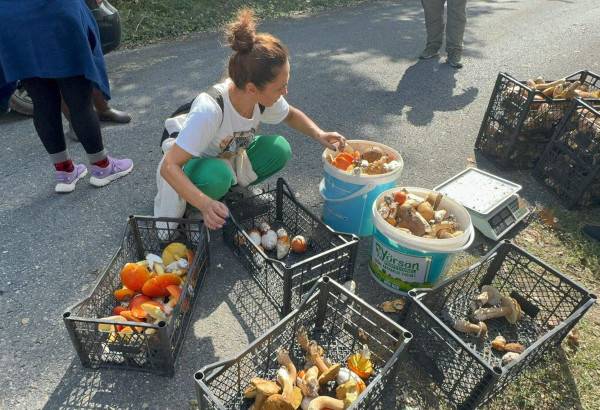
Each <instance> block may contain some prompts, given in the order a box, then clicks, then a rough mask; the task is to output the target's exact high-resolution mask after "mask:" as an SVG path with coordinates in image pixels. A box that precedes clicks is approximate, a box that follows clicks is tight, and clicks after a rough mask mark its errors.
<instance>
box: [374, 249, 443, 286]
mask: <svg viewBox="0 0 600 410" xmlns="http://www.w3.org/2000/svg"><path fill="white" fill-rule="evenodd" d="M371 258H372V260H371V268H372V269H374V270H375V273H376V274H377V276H378V277H380V278H381V280H383V281H388V280H389V281H391V282H392V283H393V282H394V279H400V280H401V281H403V282H412V283H424V282H426V280H427V274H428V273H429V265H430V264H431V257H429V256H413V255H407V254H405V253H402V252H398V251H394V250H392V249H390V248H388V247H386V246H383V245H382V244H381V243H379V241H378V240H376V239H375V240H374V241H373V252H372V253H371Z"/></svg>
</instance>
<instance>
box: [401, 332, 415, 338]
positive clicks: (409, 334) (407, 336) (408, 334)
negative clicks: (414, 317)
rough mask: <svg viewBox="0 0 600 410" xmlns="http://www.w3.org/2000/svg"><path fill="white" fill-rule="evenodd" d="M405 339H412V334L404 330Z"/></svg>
mask: <svg viewBox="0 0 600 410" xmlns="http://www.w3.org/2000/svg"><path fill="white" fill-rule="evenodd" d="M403 336H404V339H405V340H409V339H412V337H413V335H412V333H410V332H404V334H403Z"/></svg>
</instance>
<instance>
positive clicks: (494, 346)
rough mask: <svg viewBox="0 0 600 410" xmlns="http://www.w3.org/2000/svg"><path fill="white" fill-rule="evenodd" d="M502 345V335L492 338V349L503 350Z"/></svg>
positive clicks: (503, 343) (504, 342) (504, 344)
mask: <svg viewBox="0 0 600 410" xmlns="http://www.w3.org/2000/svg"><path fill="white" fill-rule="evenodd" d="M504 346H506V339H505V338H504V336H496V338H495V339H494V340H492V349H496V350H500V351H504Z"/></svg>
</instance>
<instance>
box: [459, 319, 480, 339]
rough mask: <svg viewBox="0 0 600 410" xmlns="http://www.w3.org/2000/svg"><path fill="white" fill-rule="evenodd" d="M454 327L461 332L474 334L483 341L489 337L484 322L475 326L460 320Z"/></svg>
mask: <svg viewBox="0 0 600 410" xmlns="http://www.w3.org/2000/svg"><path fill="white" fill-rule="evenodd" d="M453 327H454V329H456V330H458V331H459V332H463V333H473V334H474V335H476V336H477V337H480V338H482V339H483V338H484V337H486V336H487V325H486V324H485V323H483V322H479V323H477V324H475V323H471V322H469V321H467V320H465V319H459V320H457V321H456V322H454V325H453Z"/></svg>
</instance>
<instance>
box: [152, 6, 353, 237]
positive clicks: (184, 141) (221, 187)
mask: <svg viewBox="0 0 600 410" xmlns="http://www.w3.org/2000/svg"><path fill="white" fill-rule="evenodd" d="M226 35H227V40H228V42H229V44H230V46H231V48H232V49H233V51H234V53H233V54H232V55H231V57H230V58H229V68H228V74H229V78H227V79H226V80H225V81H224V82H222V83H220V84H216V85H215V86H213V87H212V88H211V90H210V91H209V92H205V93H201V94H200V95H198V97H196V99H195V100H194V101H193V103H192V105H191V109H190V112H189V114H187V115H186V116H184V117H181V118H179V120H178V119H176V118H173V119H169V120H167V121H166V127H167V129H168V130H169V128H170V127H171V128H172V129H171V130H169V131H176V130H177V129H179V134H178V135H177V137H176V138H175V139H173V138H170V139H167V140H165V142H164V143H163V151H165V155H164V157H163V159H162V161H161V163H160V165H159V167H158V170H157V185H158V194H157V195H156V198H155V200H154V215H155V216H159V217H161V216H162V217H164V216H166V217H176V218H179V217H182V216H183V214H184V212H185V208H186V203H189V204H191V205H193V206H194V207H195V208H197V209H198V210H199V211H200V212H201V213H202V216H203V219H204V223H205V225H206V226H207V227H208V228H209V229H219V228H221V227H222V226H223V224H224V223H225V219H226V218H227V216H228V213H229V211H228V209H227V207H226V206H225V204H223V203H222V202H220V201H219V200H220V199H221V198H223V196H225V194H226V193H227V192H228V191H229V190H230V188H232V187H233V186H236V185H237V186H241V187H247V186H249V185H253V184H257V183H260V182H261V181H263V180H264V179H266V178H268V177H270V176H271V175H273V174H275V173H277V172H278V171H280V170H281V169H282V168H283V167H284V166H285V164H286V162H287V161H289V159H290V158H291V155H292V153H291V149H290V144H289V143H288V142H287V140H286V139H285V138H284V137H282V136H279V135H255V132H256V130H257V129H258V125H259V124H260V123H261V122H264V123H267V124H278V123H280V122H282V121H283V122H285V123H286V124H287V125H288V126H290V127H292V128H294V129H295V130H297V131H299V132H301V133H302V134H305V135H307V136H309V137H312V138H314V139H315V140H317V141H318V142H319V143H321V144H322V145H323V146H325V147H328V148H332V149H334V148H335V147H337V148H343V147H344V144H345V138H344V137H343V136H341V135H340V134H338V133H337V132H325V131H323V130H322V129H321V128H319V127H318V126H317V125H316V124H315V123H314V122H313V121H312V120H311V119H310V118H308V117H307V116H306V114H304V113H303V112H302V111H300V110H299V109H297V108H294V107H292V106H290V105H289V104H288V103H287V102H286V100H285V98H284V97H285V95H286V94H287V87H288V81H289V78H290V64H289V53H288V50H287V48H286V47H285V46H284V45H283V44H282V43H281V41H280V40H279V39H277V38H275V37H274V36H272V35H270V34H266V33H256V23H255V20H254V15H253V13H252V11H250V10H242V11H240V13H238V16H237V18H236V20H235V21H233V22H232V23H230V24H229V25H228V26H227V30H226Z"/></svg>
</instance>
